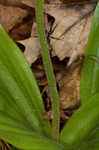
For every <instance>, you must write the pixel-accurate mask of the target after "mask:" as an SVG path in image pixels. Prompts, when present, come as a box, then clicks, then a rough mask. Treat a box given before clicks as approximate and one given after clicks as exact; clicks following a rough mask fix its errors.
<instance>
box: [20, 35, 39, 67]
mask: <svg viewBox="0 0 99 150" xmlns="http://www.w3.org/2000/svg"><path fill="white" fill-rule="evenodd" d="M18 42H19V43H21V44H23V45H24V46H25V52H24V55H25V57H26V59H27V61H28V63H29V65H31V64H32V63H33V62H35V61H36V60H37V58H38V57H39V55H40V41H39V39H38V38H37V37H30V38H29V39H26V40H22V41H18Z"/></svg>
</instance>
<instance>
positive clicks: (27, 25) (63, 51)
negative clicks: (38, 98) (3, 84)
mask: <svg viewBox="0 0 99 150" xmlns="http://www.w3.org/2000/svg"><path fill="white" fill-rule="evenodd" d="M85 1H87V0H85ZM85 1H84V2H82V4H80V5H79V4H78V3H76V2H75V3H74V2H73V0H71V1H70V2H69V4H66V1H64V0H54V2H53V1H52V0H46V1H45V3H44V18H45V29H46V35H47V41H48V47H49V51H50V54H51V57H52V63H53V69H54V73H55V77H56V82H57V89H58V91H59V97H60V104H61V106H60V112H61V119H62V121H64V120H65V121H66V120H68V119H69V117H70V116H71V115H72V113H73V112H74V111H75V110H76V109H77V108H78V107H79V106H80V104H81V100H80V71H81V67H82V62H83V59H81V57H82V56H84V53H85V48H86V45H87V41H88V36H89V32H90V26H91V22H92V19H93V13H94V9H95V6H96V2H95V1H94V3H91V2H93V0H90V2H89V1H87V3H85ZM80 2H81V1H80ZM5 18H6V19H5ZM0 24H2V25H3V27H4V28H5V30H6V31H7V32H8V34H9V35H10V36H11V38H12V39H14V41H15V42H16V43H18V46H19V47H20V48H21V50H22V51H24V55H25V57H26V59H27V62H28V63H29V65H30V66H31V69H32V71H33V73H34V75H35V77H36V79H37V82H38V85H39V87H40V90H41V94H42V96H43V99H44V104H45V108H46V110H47V112H48V113H47V114H46V116H45V117H46V118H47V119H49V120H50V119H52V110H51V100H50V93H49V88H48V83H47V79H46V76H45V71H44V67H43V63H42V58H41V52H40V51H41V50H40V42H39V37H38V34H37V24H36V18H35V0H34V1H33V0H27V1H26V0H14V1H13V0H5V1H3V0H0Z"/></svg>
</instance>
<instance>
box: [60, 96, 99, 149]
mask: <svg viewBox="0 0 99 150" xmlns="http://www.w3.org/2000/svg"><path fill="white" fill-rule="evenodd" d="M98 125H99V93H98V94H96V95H95V96H93V97H92V98H91V99H90V100H89V101H88V102H87V103H85V104H84V105H82V106H81V107H80V109H79V110H78V111H77V112H75V114H74V115H73V116H72V117H71V119H70V120H69V121H68V123H67V124H66V125H65V127H64V128H63V130H62V132H61V136H60V140H61V142H62V143H63V144H66V145H68V146H70V147H73V146H75V145H79V143H80V145H81V142H83V141H84V140H86V139H87V138H88V135H89V134H90V133H91V132H93V130H94V129H95V128H96V127H98Z"/></svg>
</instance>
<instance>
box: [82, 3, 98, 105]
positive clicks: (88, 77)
mask: <svg viewBox="0 0 99 150" xmlns="http://www.w3.org/2000/svg"><path fill="white" fill-rule="evenodd" d="M86 56H95V57H96V58H97V59H99V3H98V5H97V8H96V11H95V14H94V19H93V22H92V27H91V32H90V36H89V40H88V45H87V49H86V53H85V60H84V65H83V69H82V74H81V86H80V87H81V99H82V104H83V103H85V102H86V101H87V100H89V99H90V98H91V97H92V96H93V95H94V94H96V93H97V92H99V63H98V62H96V60H95V59H94V58H93V59H92V58H88V57H86Z"/></svg>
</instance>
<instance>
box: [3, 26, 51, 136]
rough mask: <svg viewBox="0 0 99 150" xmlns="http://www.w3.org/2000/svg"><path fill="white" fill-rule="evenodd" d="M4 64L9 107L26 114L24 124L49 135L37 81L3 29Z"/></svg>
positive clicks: (5, 92)
mask: <svg viewBox="0 0 99 150" xmlns="http://www.w3.org/2000/svg"><path fill="white" fill-rule="evenodd" d="M0 61H1V63H0V93H1V94H0V95H2V97H3V99H5V103H6V104H5V105H6V106H7V102H8V104H9V102H10V103H11V105H12V106H13V108H16V109H15V110H17V112H18V113H20V112H22V113H20V114H22V117H21V118H24V121H27V122H28V123H29V124H31V125H32V126H33V128H35V129H36V130H41V129H42V130H43V132H44V133H45V134H47V135H49V130H50V129H49V128H50V125H49V122H48V121H47V120H45V119H44V118H43V115H44V114H45V110H44V106H43V101H42V98H41V95H40V91H39V89H38V86H37V83H36V81H35V78H34V76H33V74H32V72H31V70H30V68H29V65H28V64H27V62H26V60H25V58H24V56H23V54H22V53H21V51H20V50H19V48H18V47H17V46H16V45H15V43H14V42H13V41H12V40H11V39H10V38H9V36H8V35H7V34H6V33H5V31H4V30H3V28H2V27H1V26H0ZM7 97H9V98H7ZM8 99H9V101H6V100H8ZM3 107H4V106H3ZM9 107H10V106H9ZM7 108H8V106H7ZM9 109H10V108H9ZM9 109H8V110H9ZM6 111H7V110H6ZM18 113H17V115H18ZM33 116H34V117H33ZM34 118H35V119H34ZM37 120H39V122H38V121H37ZM37 122H38V123H37ZM37 124H38V125H37ZM38 126H39V127H38Z"/></svg>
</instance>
